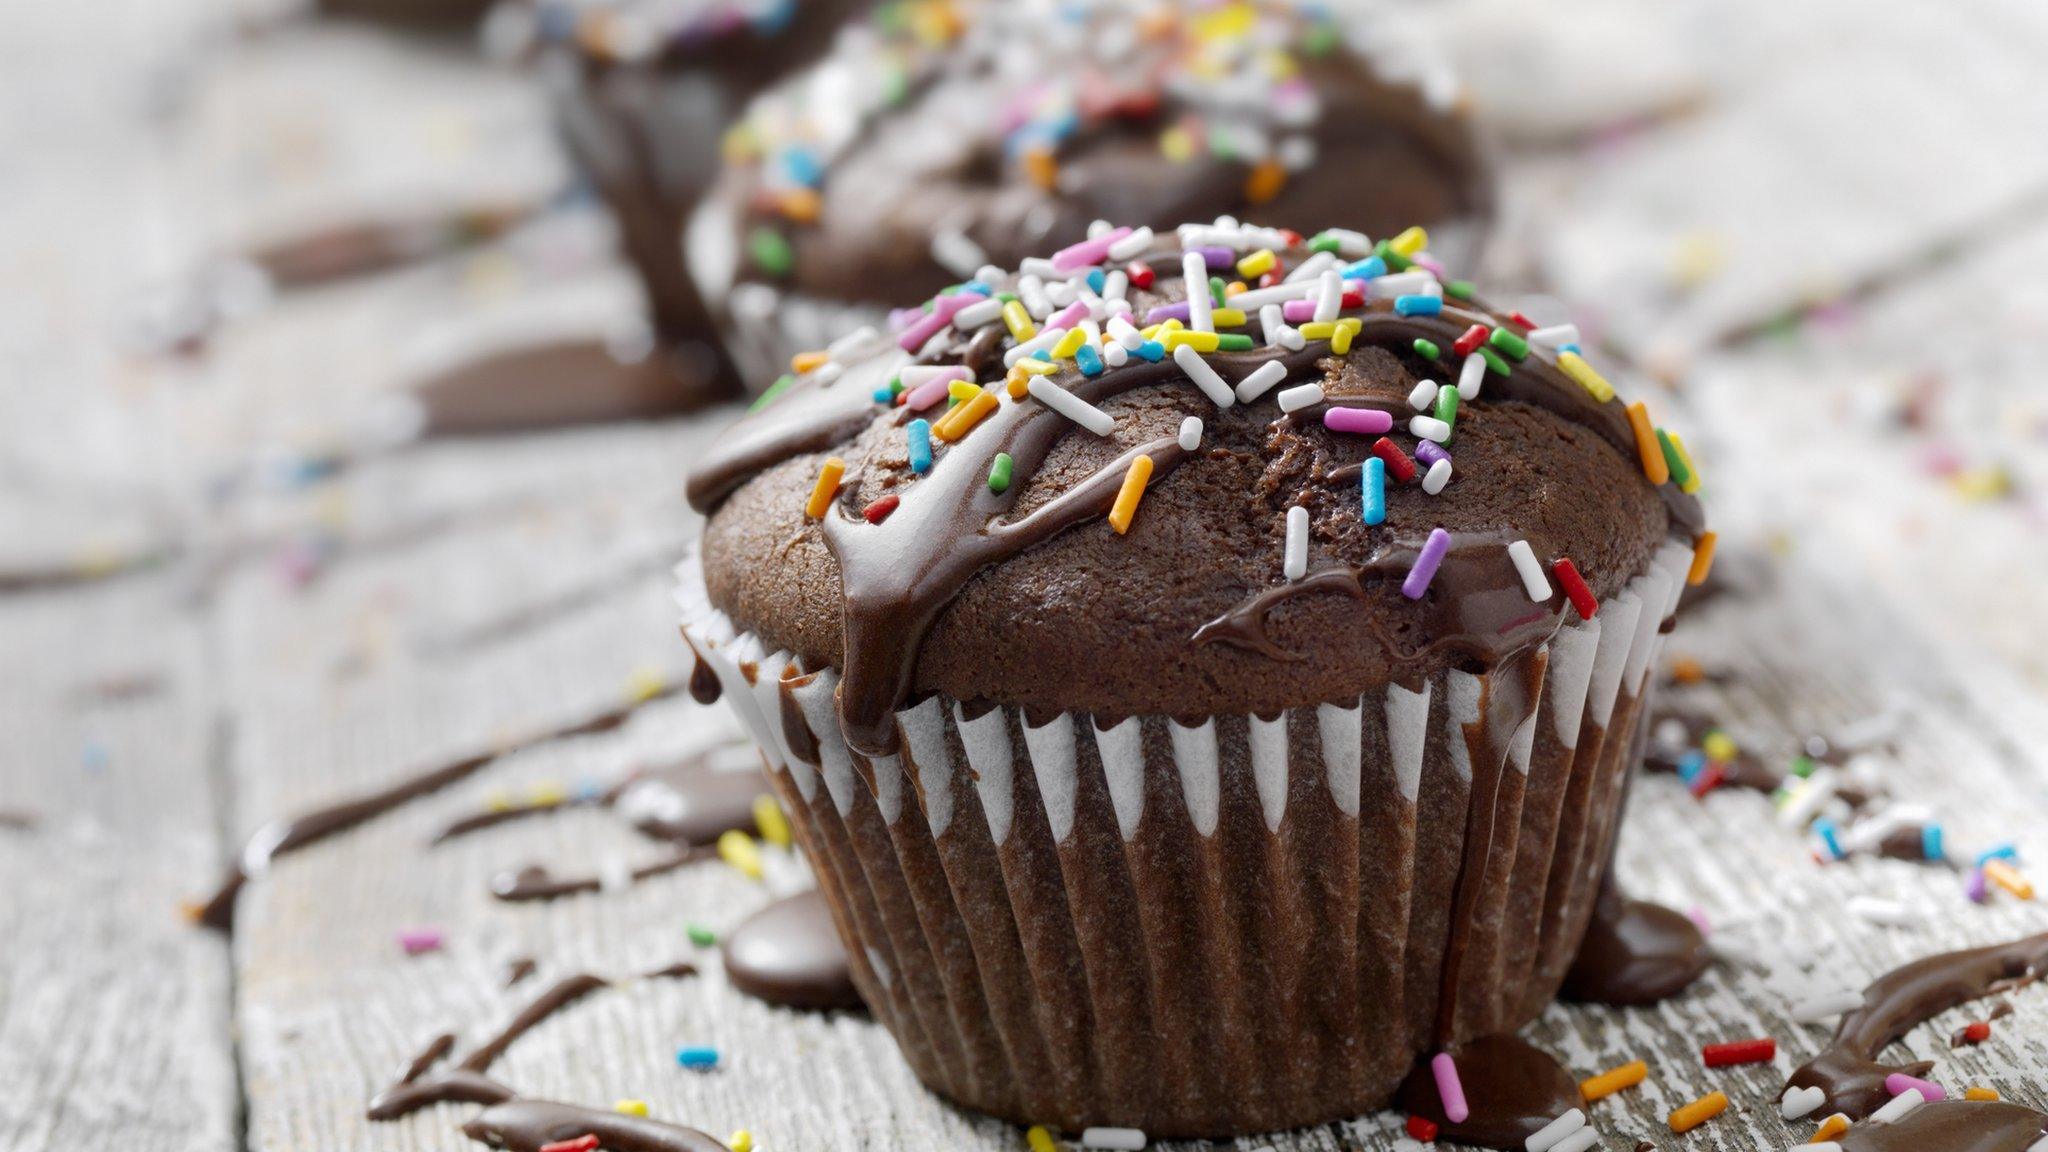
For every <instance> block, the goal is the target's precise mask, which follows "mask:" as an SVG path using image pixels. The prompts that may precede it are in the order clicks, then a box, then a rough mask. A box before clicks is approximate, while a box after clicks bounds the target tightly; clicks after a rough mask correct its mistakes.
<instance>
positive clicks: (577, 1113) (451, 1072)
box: [367, 973, 727, 1152]
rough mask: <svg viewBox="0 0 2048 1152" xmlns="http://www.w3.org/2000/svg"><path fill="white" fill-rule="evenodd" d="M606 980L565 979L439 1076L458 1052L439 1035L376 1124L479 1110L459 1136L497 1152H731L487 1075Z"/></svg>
mask: <svg viewBox="0 0 2048 1152" xmlns="http://www.w3.org/2000/svg"><path fill="white" fill-rule="evenodd" d="M604 987H607V984H606V982H605V981H604V980H603V979H601V978H599V977H596V976H592V975H590V974H588V973H579V974H577V975H574V976H569V977H565V978H564V979H562V980H559V981H557V982H556V983H555V984H553V985H552V986H550V987H549V988H548V989H547V991H545V992H543V993H541V994H540V996H538V997H537V998H535V999H534V1000H533V1001H532V1002H531V1003H529V1004H527V1006H526V1007H525V1008H523V1009H521V1010H520V1011H519V1013H518V1014H517V1015H515V1016H514V1017H513V1018H512V1019H511V1021H510V1022H508V1023H507V1024H506V1025H505V1026H504V1027H503V1028H501V1029H499V1030H498V1032H497V1033H496V1034H495V1035H493V1036H492V1037H491V1038H490V1039H488V1040H486V1041H484V1042H483V1043H482V1044H481V1045H479V1046H478V1047H477V1048H476V1050H475V1051H473V1052H471V1053H470V1054H469V1055H468V1056H466V1057H464V1058H463V1059H462V1060H461V1062H459V1063H457V1064H456V1065H455V1066H454V1067H452V1068H449V1069H446V1070H445V1071H441V1072H433V1071H431V1069H432V1068H433V1066H434V1065H435V1064H437V1063H438V1062H439V1061H440V1060H441V1059H442V1058H443V1057H445V1056H446V1055H447V1054H448V1053H449V1052H450V1051H451V1050H452V1049H453V1048H454V1044H455V1038H454V1037H453V1036H449V1035H446V1034H444V1035H440V1036H436V1037H435V1038H434V1039H433V1040H432V1041H431V1042H430V1043H428V1045H427V1046H426V1048H425V1049H423V1050H422V1051H421V1052H420V1053H419V1055H417V1056H415V1057H414V1058H413V1059H412V1061H411V1062H410V1063H409V1064H408V1065H407V1066H406V1069H405V1071H404V1072H403V1073H401V1075H400V1077H399V1080H398V1082H397V1083H396V1084H393V1085H392V1086H391V1087H389V1088H386V1089H385V1090H384V1091H382V1092H380V1093H378V1094H377V1097H376V1098H375V1099H374V1100H372V1101H370V1107H369V1111H368V1113H367V1115H368V1116H369V1118H370V1119H371V1120H378V1121H388V1120H397V1119H400V1118H401V1117H404V1116H409V1115H411V1114H412V1113H414V1112H417V1111H419V1110H420V1109H422V1108H428V1107H431V1106H433V1105H436V1104H457V1103H461V1104H482V1105H484V1110H483V1111H482V1112H480V1113H478V1114H477V1116H476V1117H475V1118H474V1119H472V1120H471V1121H470V1122H469V1123H467V1124H464V1125H463V1126H462V1131H463V1133H464V1134H465V1135H467V1136H469V1138H470V1139H472V1140H477V1141H479V1142H482V1143H484V1144H488V1145H490V1146H491V1147H493V1148H511V1149H516V1150H519V1152H538V1150H539V1149H540V1148H541V1147H543V1146H545V1145H548V1144H553V1143H556V1142H558V1141H562V1140H573V1139H576V1138H577V1137H579V1136H583V1135H585V1134H591V1135H595V1136H597V1137H598V1139H599V1140H600V1141H602V1143H603V1146H604V1147H606V1148H610V1149H616V1150H617V1152H727V1149H726V1147H725V1145H724V1144H722V1143H720V1142H719V1141H718V1140H716V1139H714V1138H712V1137H711V1136H708V1135H706V1134H705V1133H702V1132H699V1131H696V1130H695V1129H691V1128H683V1127H680V1126H678V1125H674V1124H668V1123H665V1122H663V1121H660V1120H650V1119H647V1118H645V1117H640V1116H628V1115H624V1114H622V1113H618V1112H612V1111H601V1110H599V1109H595V1108H584V1107H580V1106H578V1105H574V1104H557V1103H554V1102H551V1101H547V1100H528V1099H525V1098H522V1097H521V1096H520V1095H519V1094H518V1093H517V1092H514V1091H513V1090H512V1089H511V1088H508V1087H506V1086H505V1085H504V1084H502V1083H500V1082H498V1081H497V1080H494V1079H492V1078H491V1077H490V1075H489V1073H490V1069H491V1065H492V1064H494V1063H496V1062H497V1059H498V1057H500V1056H502V1055H504V1054H505V1050H506V1049H507V1048H510V1047H511V1046H512V1044H513V1043H514V1042H515V1041H517V1040H518V1039H519V1038H520V1037H521V1036H524V1035H526V1033H528V1032H530V1031H532V1030H533V1029H534V1028H536V1027H538V1026H539V1025H540V1024H541V1023H542V1022H543V1021H545V1020H547V1019H548V1018H549V1017H551V1016H553V1015H554V1014H555V1013H557V1012H559V1011H561V1010H562V1009H564V1008H567V1007H568V1006H569V1005H571V1004H574V1003H576V1002H577V1001H579V1000H581V999H583V998H584V997H585V996H588V995H590V994H591V993H592V992H595V991H597V990H598V989H600V988H604Z"/></svg>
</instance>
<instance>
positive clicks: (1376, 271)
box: [1343, 256, 1387, 280]
mask: <svg viewBox="0 0 2048 1152" xmlns="http://www.w3.org/2000/svg"><path fill="white" fill-rule="evenodd" d="M1386 274H1387V262H1386V261H1385V260H1382V259H1380V258H1379V257H1377V256H1367V257H1366V258H1365V259H1363V260H1360V261H1359V262H1358V263H1356V264H1353V265H1352V266H1351V267H1349V268H1346V269H1345V270H1344V272H1343V276H1344V279H1346V280H1371V279H1372V278H1374V277H1376V276H1385V275H1386Z"/></svg>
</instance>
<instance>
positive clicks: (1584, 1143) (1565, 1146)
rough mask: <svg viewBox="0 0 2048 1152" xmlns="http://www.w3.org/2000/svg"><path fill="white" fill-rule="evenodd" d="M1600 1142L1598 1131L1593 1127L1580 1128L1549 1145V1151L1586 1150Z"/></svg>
mask: <svg viewBox="0 0 2048 1152" xmlns="http://www.w3.org/2000/svg"><path fill="white" fill-rule="evenodd" d="M1599 1142H1600V1132H1599V1130H1598V1129H1595V1128H1581V1129H1579V1130H1578V1131H1577V1132H1574V1133H1572V1134H1571V1135H1569V1136H1567V1137H1565V1138H1564V1140H1563V1141H1561V1142H1559V1143H1557V1144H1553V1145H1551V1148H1550V1152H1586V1149H1588V1148H1591V1147H1592V1146H1593V1145H1595V1144H1598V1143H1599Z"/></svg>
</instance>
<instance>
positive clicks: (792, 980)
mask: <svg viewBox="0 0 2048 1152" xmlns="http://www.w3.org/2000/svg"><path fill="white" fill-rule="evenodd" d="M720 951H721V954H722V955H723V956H724V957H725V975H726V979H727V980H729V981H730V982H731V983H732V986H733V987H734V988H737V989H738V990H740V991H741V992H744V993H746V994H747V995H749V996H752V997H754V998H755V999H758V1000H765V1001H767V1002H768V1003H770V1004H776V1005H780V1006H782V1007H784V1008H810V1009H818V1010H833V1009H842V1010H847V1011H852V1010H854V1009H858V1008H860V1007H862V1004H861V998H860V993H859V992H858V991H856V990H855V988H854V986H853V971H852V968H851V967H850V966H849V964H848V963H847V958H846V946H845V945H844V944H842V943H840V941H839V932H838V930H837V929H835V928H834V927H833V925H832V910H831V909H830V908H829V907H828V906H827V905H826V903H825V898H824V897H823V896H821V895H819V894H818V893H817V892H805V893H802V894H800V895H796V896H790V897H787V898H785V899H782V900H777V901H776V902H775V903H773V904H770V905H768V906H767V907H765V908H763V909H761V910H760V911H759V912H756V913H754V914H753V915H752V916H749V917H747V918H746V919H745V920H743V921H741V922H740V924H739V926H738V927H737V928H734V929H733V930H732V931H731V932H729V933H727V934H726V937H725V942H724V944H723V945H722V946H721V948H720Z"/></svg>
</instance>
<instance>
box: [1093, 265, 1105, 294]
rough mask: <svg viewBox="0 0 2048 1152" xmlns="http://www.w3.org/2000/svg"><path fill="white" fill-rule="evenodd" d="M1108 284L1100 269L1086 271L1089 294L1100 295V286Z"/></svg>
mask: <svg viewBox="0 0 2048 1152" xmlns="http://www.w3.org/2000/svg"><path fill="white" fill-rule="evenodd" d="M1108 282H1109V277H1107V276H1105V275H1103V272H1102V269H1100V268H1090V269H1089V270H1088V290H1089V291H1090V292H1093V293H1095V294H1096V295H1097V296H1100V295H1102V286H1103V285H1104V284H1106V283H1108Z"/></svg>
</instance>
